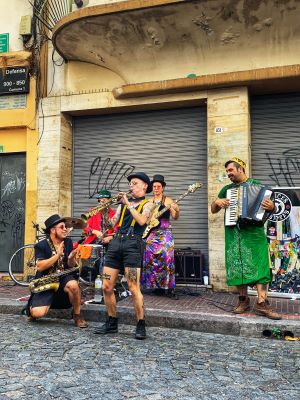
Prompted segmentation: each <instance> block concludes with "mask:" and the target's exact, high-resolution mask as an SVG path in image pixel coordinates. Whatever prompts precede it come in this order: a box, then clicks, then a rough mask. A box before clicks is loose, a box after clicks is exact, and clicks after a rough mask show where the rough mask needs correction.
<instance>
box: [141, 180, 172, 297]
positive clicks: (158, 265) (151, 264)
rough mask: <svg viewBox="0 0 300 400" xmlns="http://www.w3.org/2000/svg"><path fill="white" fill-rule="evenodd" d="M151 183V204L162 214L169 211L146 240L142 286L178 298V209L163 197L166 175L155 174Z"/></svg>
mask: <svg viewBox="0 0 300 400" xmlns="http://www.w3.org/2000/svg"><path fill="white" fill-rule="evenodd" d="M151 183H152V187H153V194H154V197H153V199H152V200H151V201H152V202H153V203H154V204H155V205H156V206H157V210H158V211H161V210H162V209H163V208H164V207H166V206H169V209H168V210H167V211H166V212H165V213H163V215H162V216H161V218H160V225H159V226H158V227H157V228H154V229H153V230H152V231H151V232H150V234H149V236H148V238H147V242H146V249H145V252H144V260H143V272H142V276H141V285H142V287H143V288H144V289H155V291H156V292H157V293H160V294H168V295H169V296H170V297H174V298H175V297H177V296H176V295H175V293H174V288H175V263H174V240H173V236H172V231H171V223H170V217H171V216H172V218H173V219H178V218H179V207H178V205H177V204H176V203H174V202H173V200H172V199H171V198H170V197H166V196H165V195H164V189H165V186H166V182H165V180H164V177H163V175H154V177H153V180H152V182H151ZM154 214H156V213H155V212H154Z"/></svg>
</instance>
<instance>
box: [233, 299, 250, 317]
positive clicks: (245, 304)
mask: <svg viewBox="0 0 300 400" xmlns="http://www.w3.org/2000/svg"><path fill="white" fill-rule="evenodd" d="M249 310H250V299H249V297H246V296H239V302H238V305H237V306H236V307H234V309H233V312H234V313H235V314H243V313H244V312H246V311H249Z"/></svg>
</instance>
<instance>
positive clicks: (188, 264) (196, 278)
mask: <svg viewBox="0 0 300 400" xmlns="http://www.w3.org/2000/svg"><path fill="white" fill-rule="evenodd" d="M174 253H175V277H176V278H175V279H176V282H177V283H193V282H195V283H202V282H203V267H204V263H203V254H202V253H201V251H200V250H192V249H175V252H174Z"/></svg>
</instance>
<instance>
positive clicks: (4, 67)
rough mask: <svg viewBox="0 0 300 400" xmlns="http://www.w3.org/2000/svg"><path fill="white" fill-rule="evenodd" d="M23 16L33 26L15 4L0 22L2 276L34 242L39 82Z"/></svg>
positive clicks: (28, 12)
mask: <svg viewBox="0 0 300 400" xmlns="http://www.w3.org/2000/svg"><path fill="white" fill-rule="evenodd" d="M24 16H27V21H28V20H29V21H31V19H32V7H31V6H30V5H29V4H28V3H27V2H24V1H13V0H12V1H11V2H8V4H7V5H6V7H5V12H3V13H2V14H1V17H0V20H1V24H0V25H1V32H0V51H1V52H0V69H1V88H0V171H1V176H0V189H1V190H0V196H1V197H0V213H1V216H0V254H1V257H0V273H2V272H4V273H5V272H7V270H8V262H9V259H10V257H11V255H12V253H13V252H14V251H15V250H16V249H17V248H19V247H20V246H21V245H23V244H24V242H26V243H28V242H32V241H34V238H35V236H34V231H33V230H32V222H31V221H35V220H36V207H37V155H38V151H37V149H38V146H37V143H38V132H37V129H36V120H37V113H36V80H35V77H34V76H33V75H32V74H31V72H32V67H31V66H32V52H31V50H29V49H28V48H27V47H26V44H28V43H29V42H28V41H29V40H30V39H31V35H30V36H26V38H25V37H24V36H22V35H20V34H19V31H20V26H21V21H22V17H24ZM28 33H29V32H28Z"/></svg>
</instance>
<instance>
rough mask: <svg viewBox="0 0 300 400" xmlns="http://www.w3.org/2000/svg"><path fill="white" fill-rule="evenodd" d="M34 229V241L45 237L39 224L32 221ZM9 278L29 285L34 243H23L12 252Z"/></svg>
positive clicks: (17, 282) (33, 267) (33, 263)
mask: <svg viewBox="0 0 300 400" xmlns="http://www.w3.org/2000/svg"><path fill="white" fill-rule="evenodd" d="M32 224H33V228H34V229H35V242H36V243H37V242H39V241H40V240H43V239H45V237H46V235H45V234H44V233H43V232H42V231H41V230H40V227H39V224H35V223H34V222H32ZM8 273H9V276H10V277H11V279H12V280H13V281H14V282H15V283H16V284H17V285H20V286H29V283H30V281H32V280H33V279H34V277H35V273H36V268H35V257H34V243H30V244H25V245H24V246H22V247H20V248H19V249H18V250H16V251H15V252H14V254H13V255H12V256H11V258H10V261H9V264H8Z"/></svg>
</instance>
